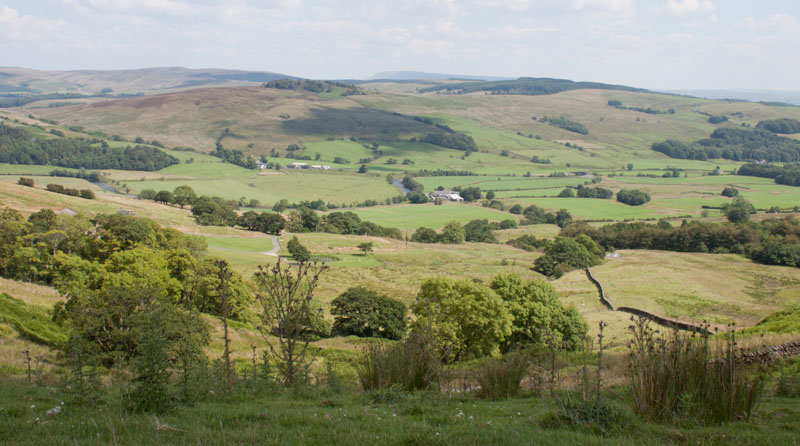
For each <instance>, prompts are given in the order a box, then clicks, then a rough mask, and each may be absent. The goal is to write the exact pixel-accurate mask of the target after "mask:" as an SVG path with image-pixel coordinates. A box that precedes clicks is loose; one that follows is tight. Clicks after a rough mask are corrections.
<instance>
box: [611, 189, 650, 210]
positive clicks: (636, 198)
mask: <svg viewBox="0 0 800 446" xmlns="http://www.w3.org/2000/svg"><path fill="white" fill-rule="evenodd" d="M617 201H619V202H620V203H624V204H627V205H630V206H640V205H643V204H645V203H647V202H648V201H650V194H648V193H647V192H644V191H641V190H638V189H622V190H621V191H619V192H617Z"/></svg>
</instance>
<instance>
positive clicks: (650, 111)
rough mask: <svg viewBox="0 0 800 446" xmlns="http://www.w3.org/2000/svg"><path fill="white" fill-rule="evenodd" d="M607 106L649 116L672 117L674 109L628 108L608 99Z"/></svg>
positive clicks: (620, 102) (615, 100)
mask: <svg viewBox="0 0 800 446" xmlns="http://www.w3.org/2000/svg"><path fill="white" fill-rule="evenodd" d="M608 105H610V106H612V107H614V108H618V109H620V110H631V111H637V112H640V113H648V114H651V115H666V114H669V115H674V114H675V109H674V108H670V109H668V110H666V111H665V110H657V109H655V108H651V107H647V108H644V107H630V106H626V105H623V104H622V101H620V100H618V99H609V101H608ZM726 120H727V118H726Z"/></svg>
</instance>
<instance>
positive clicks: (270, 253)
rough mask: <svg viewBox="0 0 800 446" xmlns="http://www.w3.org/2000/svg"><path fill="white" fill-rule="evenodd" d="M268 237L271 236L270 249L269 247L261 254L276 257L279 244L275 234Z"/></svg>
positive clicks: (279, 247)
mask: <svg viewBox="0 0 800 446" xmlns="http://www.w3.org/2000/svg"><path fill="white" fill-rule="evenodd" d="M270 237H272V249H270V250H269V251H262V252H261V254H264V255H268V256H273V257H277V256H278V251H279V250H280V249H281V245H280V243H279V242H278V237H277V236H274V235H270Z"/></svg>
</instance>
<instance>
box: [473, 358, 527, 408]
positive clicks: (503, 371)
mask: <svg viewBox="0 0 800 446" xmlns="http://www.w3.org/2000/svg"><path fill="white" fill-rule="evenodd" d="M529 367H530V360H529V359H528V357H527V356H526V355H525V354H524V353H522V352H519V353H510V354H508V355H506V356H505V357H504V358H502V359H492V360H490V361H488V362H486V363H485V364H484V365H482V366H481V367H480V368H478V369H477V370H476V371H475V380H476V381H477V383H478V388H477V389H476V391H475V394H476V395H477V396H478V397H480V398H487V399H493V400H497V399H502V398H509V397H513V396H517V395H518V394H519V392H520V390H521V389H522V380H523V379H524V378H525V376H526V374H527V372H528V368H529Z"/></svg>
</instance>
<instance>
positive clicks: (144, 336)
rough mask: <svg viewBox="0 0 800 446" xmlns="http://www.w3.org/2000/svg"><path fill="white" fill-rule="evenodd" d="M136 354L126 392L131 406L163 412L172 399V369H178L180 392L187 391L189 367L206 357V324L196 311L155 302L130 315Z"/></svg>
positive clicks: (171, 403)
mask: <svg viewBox="0 0 800 446" xmlns="http://www.w3.org/2000/svg"><path fill="white" fill-rule="evenodd" d="M132 319H133V330H134V331H135V333H136V338H135V343H136V355H135V356H134V358H133V361H132V364H133V372H134V378H133V388H132V390H131V392H130V394H128V395H127V397H128V400H129V401H130V404H131V408H132V409H134V410H141V411H147V412H162V411H164V410H166V409H168V408H170V407H171V406H172V405H173V404H174V401H175V396H176V395H175V394H176V392H175V391H174V390H173V385H172V384H171V380H172V373H173V372H172V371H171V369H174V368H175V367H177V368H178V369H179V370H180V375H181V379H180V382H181V383H182V386H183V388H184V389H183V392H182V393H183V394H184V395H186V394H187V393H188V390H189V389H188V388H189V387H190V386H192V385H193V384H191V383H190V381H191V375H192V371H193V370H192V369H193V368H194V367H195V366H196V365H197V364H199V363H202V362H203V361H204V360H205V354H204V353H203V349H204V348H205V347H206V346H207V345H208V342H209V335H208V326H207V325H206V323H205V322H204V321H203V319H202V318H201V317H200V315H199V314H197V313H196V312H191V311H187V310H184V309H182V308H179V307H177V306H175V305H170V304H165V303H161V302H155V303H153V304H151V305H149V306H148V307H147V308H145V309H144V310H143V311H141V312H139V313H137V314H135V315H134V316H133V317H132Z"/></svg>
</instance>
